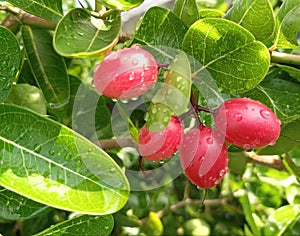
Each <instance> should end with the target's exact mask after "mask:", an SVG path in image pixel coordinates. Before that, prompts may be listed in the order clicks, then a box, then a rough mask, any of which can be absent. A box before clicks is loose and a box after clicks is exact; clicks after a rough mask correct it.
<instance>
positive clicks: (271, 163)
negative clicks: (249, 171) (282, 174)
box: [245, 152, 286, 171]
mask: <svg viewBox="0 0 300 236" xmlns="http://www.w3.org/2000/svg"><path fill="white" fill-rule="evenodd" d="M245 155H246V158H247V159H246V161H247V162H248V163H253V164H259V165H264V166H267V167H270V168H273V169H276V170H280V171H286V169H285V167H284V165H283V163H282V161H281V160H276V159H274V158H273V157H271V156H264V155H262V156H260V155H257V154H256V153H254V152H253V153H252V152H251V153H247V152H246V153H245Z"/></svg>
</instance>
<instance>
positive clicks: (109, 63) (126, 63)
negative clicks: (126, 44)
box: [94, 45, 158, 99]
mask: <svg viewBox="0 0 300 236" xmlns="http://www.w3.org/2000/svg"><path fill="white" fill-rule="evenodd" d="M157 74H158V66H157V63H156V61H155V59H154V57H153V56H152V55H151V54H150V53H149V52H148V51H146V50H144V49H142V48H140V47H138V46H136V45H133V46H132V47H131V48H124V49H120V50H118V51H113V52H110V53H109V54H107V55H106V56H105V58H104V60H103V61H101V63H99V64H98V65H96V67H95V70H94V84H95V86H96V88H97V90H98V92H99V93H100V94H103V95H105V96H107V97H110V98H117V99H119V98H121V99H127V98H133V97H137V96H139V95H141V94H143V93H145V92H146V91H147V90H148V89H150V88H151V87H152V85H153V84H154V83H155V82H156V81H157Z"/></svg>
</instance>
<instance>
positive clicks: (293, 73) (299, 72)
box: [276, 64, 300, 82]
mask: <svg viewBox="0 0 300 236" xmlns="http://www.w3.org/2000/svg"><path fill="white" fill-rule="evenodd" d="M276 66H277V67H279V68H280V69H281V70H283V71H285V72H287V73H288V74H289V76H290V77H292V78H294V79H296V80H298V81H299V82H300V69H297V68H295V67H292V66H286V65H280V64H278V65H276Z"/></svg>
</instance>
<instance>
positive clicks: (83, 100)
mask: <svg viewBox="0 0 300 236" xmlns="http://www.w3.org/2000/svg"><path fill="white" fill-rule="evenodd" d="M106 103H107V101H106V99H105V97H104V96H99V95H98V93H97V92H96V91H95V90H92V89H91V88H90V87H89V86H88V85H86V84H84V83H82V82H81V81H80V80H79V79H78V78H76V77H71V99H70V103H69V104H68V106H67V108H68V110H69V111H68V113H69V114H71V116H72V128H73V129H74V130H75V131H76V132H78V133H80V134H81V135H83V136H85V137H86V138H88V139H89V140H93V141H97V140H99V139H107V138H111V137H112V136H113V134H112V129H111V128H112V127H111V113H110V110H109V109H108V107H107V105H106Z"/></svg>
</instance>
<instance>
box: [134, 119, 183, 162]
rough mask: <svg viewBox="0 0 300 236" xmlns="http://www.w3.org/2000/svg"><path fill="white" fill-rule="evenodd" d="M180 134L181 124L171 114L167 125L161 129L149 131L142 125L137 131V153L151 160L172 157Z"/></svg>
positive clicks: (177, 145)
mask: <svg viewBox="0 0 300 236" xmlns="http://www.w3.org/2000/svg"><path fill="white" fill-rule="evenodd" d="M182 136H183V124H182V123H181V122H180V120H179V119H178V117H175V116H171V118H170V122H169V124H168V126H167V127H166V128H165V129H163V130H162V131H158V132H151V131H150V130H149V129H147V127H146V125H144V126H143V127H142V128H141V129H140V131H139V140H138V150H139V153H140V155H141V156H142V157H144V158H146V159H148V160H151V161H159V160H163V159H166V158H169V157H172V155H173V154H174V153H175V152H176V151H177V150H178V148H179V146H180V142H181V139H182Z"/></svg>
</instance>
